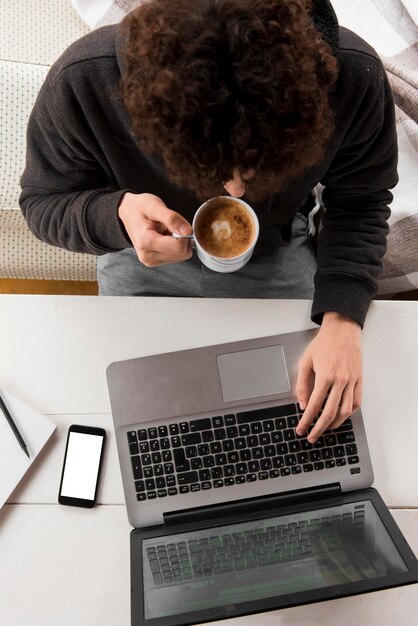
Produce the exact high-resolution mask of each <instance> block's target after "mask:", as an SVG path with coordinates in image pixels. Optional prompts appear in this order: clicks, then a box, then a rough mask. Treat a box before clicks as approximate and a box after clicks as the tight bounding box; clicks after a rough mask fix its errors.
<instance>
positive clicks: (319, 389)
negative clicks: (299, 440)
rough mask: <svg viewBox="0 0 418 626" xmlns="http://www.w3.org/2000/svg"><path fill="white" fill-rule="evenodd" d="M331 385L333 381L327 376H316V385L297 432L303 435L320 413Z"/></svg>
mask: <svg viewBox="0 0 418 626" xmlns="http://www.w3.org/2000/svg"><path fill="white" fill-rule="evenodd" d="M330 386H331V383H330V382H329V381H328V380H327V379H326V378H323V379H319V378H318V377H316V378H315V386H314V388H313V391H312V393H311V396H310V398H309V402H308V405H307V407H306V409H305V412H304V414H303V416H302V419H301V420H300V422H299V424H298V427H297V429H296V433H297V434H298V435H303V434H304V433H305V432H306V430H307V429H308V427H309V426H310V425H311V423H312V422H313V420H314V419H315V417H316V416H317V415H318V413H319V411H320V410H321V408H322V406H323V404H324V401H325V398H326V396H327V394H328V391H329V389H330Z"/></svg>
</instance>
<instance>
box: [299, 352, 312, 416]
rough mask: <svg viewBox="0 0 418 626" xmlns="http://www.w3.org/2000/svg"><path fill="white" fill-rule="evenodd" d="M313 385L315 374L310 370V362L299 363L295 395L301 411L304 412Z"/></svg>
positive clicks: (302, 361)
mask: <svg viewBox="0 0 418 626" xmlns="http://www.w3.org/2000/svg"><path fill="white" fill-rule="evenodd" d="M314 383H315V374H314V371H313V369H312V362H311V361H310V360H309V361H308V360H306V361H304V360H301V361H299V368H298V378H297V381H296V387H295V393H296V397H297V399H298V402H299V406H300V408H301V409H302V411H304V410H305V408H306V405H307V404H308V402H309V398H310V396H311V393H312V390H313V388H314Z"/></svg>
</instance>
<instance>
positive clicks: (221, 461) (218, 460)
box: [215, 452, 227, 465]
mask: <svg viewBox="0 0 418 626" xmlns="http://www.w3.org/2000/svg"><path fill="white" fill-rule="evenodd" d="M226 462H227V456H226V454H225V452H221V453H220V454H215V465H225V463H226Z"/></svg>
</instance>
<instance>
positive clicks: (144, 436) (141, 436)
mask: <svg viewBox="0 0 418 626" xmlns="http://www.w3.org/2000/svg"><path fill="white" fill-rule="evenodd" d="M147 439H148V433H147V431H146V429H145V428H141V429H140V430H138V440H139V441H146V440H147Z"/></svg>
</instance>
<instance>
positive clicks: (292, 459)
mask: <svg viewBox="0 0 418 626" xmlns="http://www.w3.org/2000/svg"><path fill="white" fill-rule="evenodd" d="M284 462H285V464H286V465H287V466H291V465H296V463H297V461H296V455H295V454H286V456H285V457H284Z"/></svg>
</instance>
